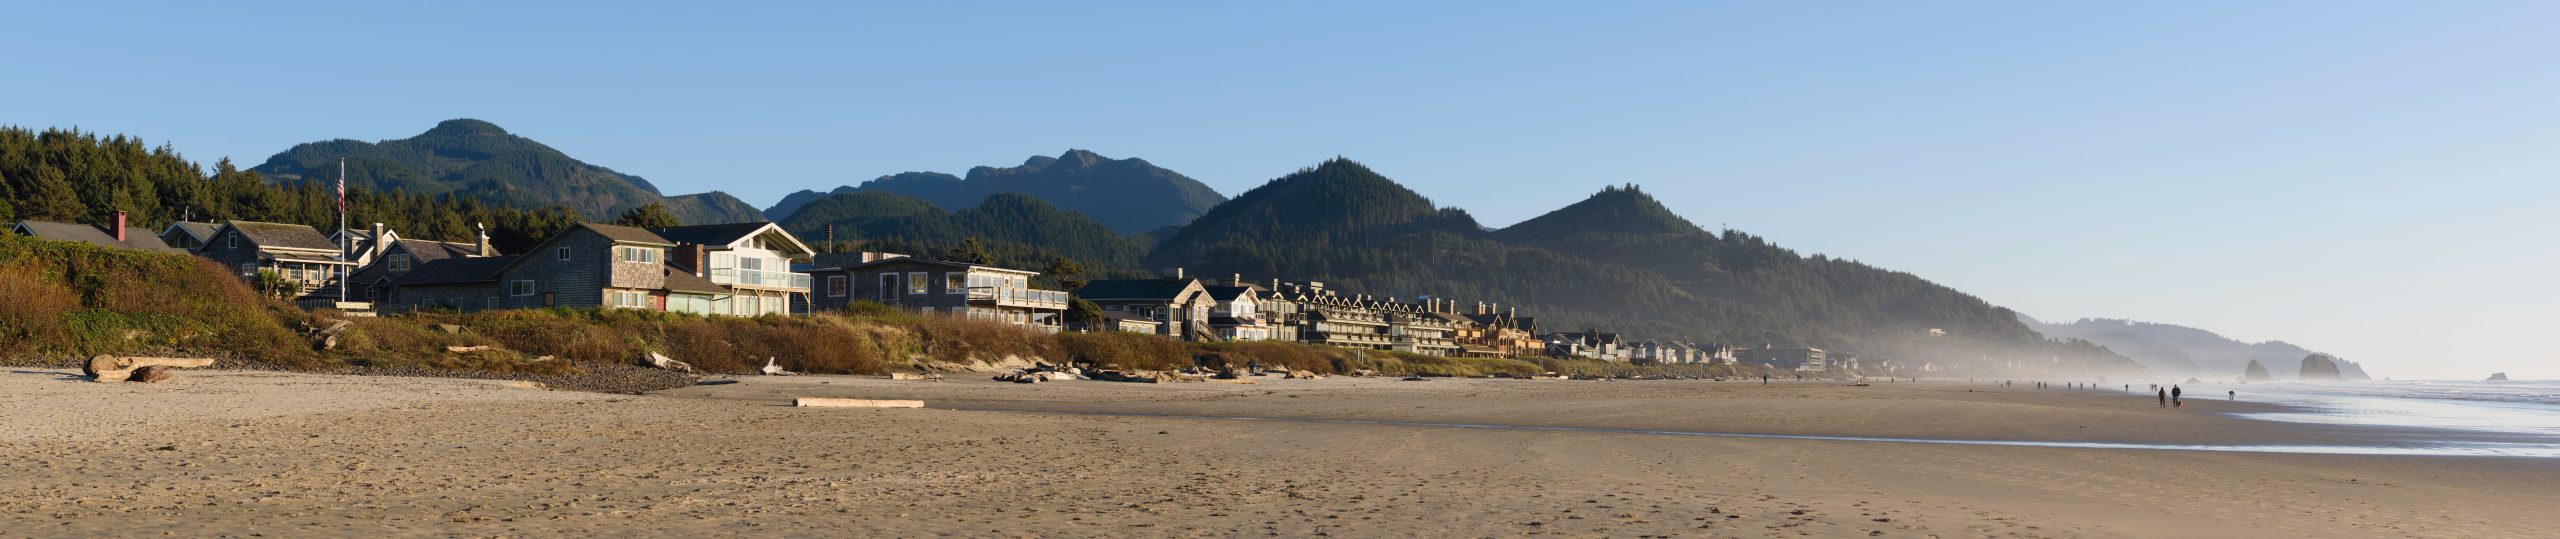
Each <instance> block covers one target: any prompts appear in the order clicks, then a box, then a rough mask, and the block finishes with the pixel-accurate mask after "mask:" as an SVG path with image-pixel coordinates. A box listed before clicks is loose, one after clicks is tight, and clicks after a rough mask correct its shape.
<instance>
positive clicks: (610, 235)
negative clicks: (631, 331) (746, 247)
mask: <svg viewBox="0 0 2560 539" xmlns="http://www.w3.org/2000/svg"><path fill="white" fill-rule="evenodd" d="M673 247H675V243H674V242H671V241H668V240H667V239H666V238H661V237H659V236H658V235H657V234H653V233H650V232H649V231H647V230H643V229H639V228H633V227H627V226H618V225H606V224H596V223H581V224H578V225H576V226H572V227H569V229H568V230H563V231H561V232H560V233H559V234H554V235H552V236H551V237H550V238H549V239H545V240H543V241H542V243H541V244H538V245H535V246H534V248H533V249H532V250H530V251H527V252H526V253H525V254H522V255H516V256H501V257H480V258H469V257H465V258H447V259H442V260H436V261H431V262H427V263H425V264H422V265H419V266H418V267H417V268H415V269H412V270H410V271H409V273H408V274H406V275H402V276H400V277H398V278H395V279H392V280H391V281H390V282H389V283H388V285H387V287H386V288H387V290H385V291H384V293H383V294H382V297H384V298H385V299H384V300H383V301H384V303H385V307H386V308H387V309H391V310H397V309H417V308H426V307H448V308H454V309H461V310H483V309H516V308H532V307H573V308H594V307H604V308H616V309H644V310H653V311H668V312H683V313H695V314H722V315H732V314H744V315H753V314H757V313H754V312H748V313H739V312H737V311H735V310H734V309H728V308H727V307H729V305H728V303H727V300H728V299H729V296H730V291H729V289H728V287H726V286H722V285H719V284H716V283H712V282H711V281H710V280H708V279H704V278H702V277H700V276H697V275H694V274H693V273H692V272H690V271H686V270H684V269H683V268H678V267H676V266H674V265H672V264H669V263H667V258H666V257H667V250H668V249H669V248H673Z"/></svg>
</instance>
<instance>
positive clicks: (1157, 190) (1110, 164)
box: [765, 148, 1227, 234]
mask: <svg viewBox="0 0 2560 539" xmlns="http://www.w3.org/2000/svg"><path fill="white" fill-rule="evenodd" d="M847 189H850V190H855V191H890V192H895V193H899V194H904V195H907V196H912V197H916V198H918V199H923V200H924V201H926V202H930V203H932V204H933V205H934V206H937V207H940V208H942V209H945V210H952V211H959V210H964V209H968V208H972V207H976V206H978V205H979V204H980V203H983V202H985V201H986V200H987V197H988V196H989V195H995V194H1000V193H1022V194H1026V195H1030V196H1032V197H1037V198H1039V199H1040V200H1042V201H1045V202H1047V203H1049V204H1051V205H1054V206H1057V207H1058V208H1059V209H1063V210H1067V211H1072V212H1077V213H1083V214H1085V215H1086V216H1088V217H1091V218H1093V219H1094V220H1095V221H1098V222H1101V223H1102V224H1103V226H1107V227H1110V228H1111V230H1112V231H1114V232H1117V233H1122V234H1127V233H1135V232H1143V231H1147V230H1153V229H1156V228H1161V227H1164V226H1168V225H1179V224H1182V223H1187V222H1190V221H1191V219H1192V218H1195V217H1199V216H1200V214H1201V213H1202V212H1206V211H1208V210H1209V208H1210V207H1212V206H1216V205H1218V203H1220V202H1225V201H1226V200H1227V197H1225V196H1223V195H1219V194H1218V192H1217V191H1216V190H1214V189H1210V188H1209V186H1208V185H1207V184H1203V183H1200V181H1199V180H1194V179H1191V178H1190V177H1187V176H1183V175H1182V174H1181V173H1179V172H1174V171H1171V170H1166V169H1165V168H1163V167H1158V166H1155V165H1154V164H1152V163H1148V162H1146V161H1145V160H1141V159H1138V158H1134V157H1132V158H1126V159H1112V158H1109V157H1104V156H1103V155H1102V154H1099V153H1095V152H1093V151H1092V150H1086V149H1082V148H1072V149H1068V150H1067V151H1065V152H1062V153H1060V154H1058V156H1057V157H1048V156H1038V155H1035V156H1031V157H1030V158H1028V159H1024V160H1023V161H1022V165H1021V166H1015V167H993V166H983V165H982V166H977V167H972V168H970V169H969V173H968V175H967V176H966V177H955V176H952V175H949V174H943V173H939V172H909V173H904V174H897V175H893V176H882V177H880V179H877V180H872V181H868V182H863V183H862V184H861V185H856V186H853V187H850V188H847ZM847 189H837V190H836V192H837V193H842V192H846V191H847ZM820 198H823V196H821V195H819V194H818V193H815V192H807V193H793V194H792V195H790V196H787V197H784V199H783V200H782V201H780V202H777V203H775V204H774V205H773V207H772V208H768V209H766V210H765V215H766V216H768V217H771V218H774V219H777V220H788V219H789V218H790V217H791V216H792V215H793V214H795V213H797V212H799V211H800V210H802V209H805V208H806V207H807V205H808V204H811V203H814V202H816V201H817V200H819V199H820Z"/></svg>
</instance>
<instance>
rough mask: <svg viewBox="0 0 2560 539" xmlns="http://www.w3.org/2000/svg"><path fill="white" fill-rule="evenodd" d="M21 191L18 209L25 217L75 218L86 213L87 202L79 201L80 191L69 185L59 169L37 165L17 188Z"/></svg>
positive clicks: (63, 219)
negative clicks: (33, 172) (31, 174)
mask: <svg viewBox="0 0 2560 539" xmlns="http://www.w3.org/2000/svg"><path fill="white" fill-rule="evenodd" d="M18 191H19V192H20V193H24V194H23V195H22V198H21V199H20V201H19V202H20V204H19V206H20V207H19V213H21V214H24V215H25V216H26V217H27V218H29V219H42V220H53V221H77V220H80V219H83V218H87V217H88V216H89V206H88V205H87V204H83V203H81V202H80V193H79V191H78V190H75V189H73V188H72V187H71V180H70V179H68V178H65V177H64V176H63V174H62V171H61V170H60V169H55V168H50V167H48V168H39V169H36V171H35V174H34V175H33V176H32V177H30V178H28V179H27V183H26V185H23V186H21V189H18Z"/></svg>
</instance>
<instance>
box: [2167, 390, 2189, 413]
mask: <svg viewBox="0 0 2560 539" xmlns="http://www.w3.org/2000/svg"><path fill="white" fill-rule="evenodd" d="M2186 393H2187V390H2185V389H2181V388H2179V387H2178V386H2169V404H2174V405H2177V407H2178V408H2181V409H2183V408H2186V407H2187V401H2186Z"/></svg>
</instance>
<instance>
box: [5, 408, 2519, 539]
mask: <svg viewBox="0 0 2560 539" xmlns="http://www.w3.org/2000/svg"><path fill="white" fill-rule="evenodd" d="M1252 381H1253V382H1255V383H1254V384H1250V385H1245V384H1224V383H1184V384H1126V383H1108V382H1086V381H1070V382H1052V383H1044V384H1037V385H1017V384H1004V383H995V382H989V381H983V380H958V379H955V380H952V381H947V382H914V381H889V380H883V379H874V378H857V377H822V376H804V377H776V378H761V377H759V378H739V379H736V383H733V384H724V385H705V386H695V387H690V388H684V389H679V390H674V391H668V392H663V393H659V394H650V395H618V394H602V393H584V392H571V391H551V390H543V389H536V388H530V387H527V386H525V385H523V384H511V383H505V382H491V381H477V380H449V379H427V378H394V377H356V376H327V375H308V374H287V373H273V372H238V371H202V372H198V371H189V372H186V373H184V374H183V376H182V377H181V378H180V379H179V380H177V381H175V382H171V383H168V384H158V385H144V384H121V385H105V384H92V383H88V382H81V381H75V380H74V379H73V377H72V376H69V375H67V374H65V372H64V371H49V370H35V369H16V370H10V371H6V372H5V373H0V410H5V411H6V413H5V414H0V453H5V455H6V457H7V458H5V459H0V536H11V537H16V536H29V537H57V536H101V535H114V536H136V535H159V534H164V533H165V534H169V535H175V536H195V537H248V536H258V535H263V536H268V537H277V536H295V537H310V536H353V535H370V536H381V535H388V536H558V535H606V534H611V535H644V536H658V535H684V536H705V535H718V536H727V535H749V536H807V537H820V536H823V537H843V536H884V537H918V536H972V537H975V536H1149V537H1152V536H1186V537H1187V536H1284V537H1287V536H1309V535H1330V536H1356V537H1368V536H1416V535H1419V536H1459V537H1465V536H1476V537H1498V536H1523V535H1562V536H1611V537H1645V536H1652V537H1671V536H1680V537H1726V536H1753V537H1756V536H1815V537H1844V536H1845V537H1866V536H1881V537H2011V536H2016V537H2162V536H2187V537H2275V536H2306V537H2547V536H2553V535H2556V534H2560V515H2553V514H2552V513H2551V512H2550V511H2548V507H2547V506H2548V502H2549V500H2553V499H2560V462H2554V461H2552V460H2548V459H2521V458H2496V457H2413V456H2368V455H2312V454H2282V453H2257V452H2230V451H2192V450H2157V449H2091V448H2068V447H2019V446H1985V445H1945V444H1931V443H1904V442H1891V441H1853V440H1827V439H1787V438H1754V437H1734V436H1721V435H1703V434H1709V433H1714V434H1749V435H1781V436H1794V435H1809V436H1854V437H1878V438H1923V439H1940V440H1950V439H1968V440H2010V441H2035V440H2046V441H2068V442H2111V443H2133V444H2173V445H2208V446H2209V445H2217V444H2220V445H2281V444H2325V443H2351V442H2353V441H2354V440H2356V439H2357V438H2358V436H2359V435H2358V433H2357V432H2356V431H2354V430H2352V429H2345V428H2321V427H2309V426H2301V425H2291V424H2277V423H2267V422H2259V421H2251V420H2243V419H2235V418H2230V417H2226V416H2224V415H2221V414H2220V413H2219V412H2229V411H2237V410H2242V409H2244V408H2245V407H2249V406H2260V405H2254V404H2251V403H2248V402H2245V400H2246V399H2245V395H2244V399H2243V402H2236V403H2233V402H2223V401H2218V400H2211V399H2197V400H2194V401H2192V402H2191V403H2190V404H2189V405H2188V406H2187V407H2186V408H2185V409H2183V410H2162V409H2159V408H2157V407H2156V406H2153V405H2152V404H2151V402H2150V400H2149V399H2148V398H2146V397H2144V396H2141V395H2126V394H2123V393H2122V392H2120V391H2067V390H2058V389H2056V390H2040V391H2039V390H2031V389H2025V388H2005V389H2004V388H1995V387H1992V386H1988V385H1968V384H1964V383H1962V382H1922V383H1876V384H1874V385H1871V386H1868V387H1850V386H1846V385H1844V384H1842V383H1837V382H1824V383H1814V382H1806V383H1779V384H1772V385H1768V386H1762V385H1759V384H1757V383H1744V382H1721V383H1718V382H1702V381H1609V382H1599V381H1521V380H1456V379H1440V380H1432V381H1428V382H1401V381H1396V380H1392V379H1359V378H1330V379H1324V380H1280V379H1276V378H1254V379H1252ZM2136 389H2137V390H2139V389H2140V386H2136ZM794 397H858V398H898V399H922V400H925V401H926V402H927V403H928V405H929V408H928V409H922V410H859V409H819V408H794V407H790V406H789V405H788V403H789V399H791V398H794ZM1501 427H1531V428H1533V429H1519V428H1501ZM1557 428H1576V429H1598V430H1556V429H1557ZM1535 429H1546V430H1535ZM1641 431H1662V432H1641Z"/></svg>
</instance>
